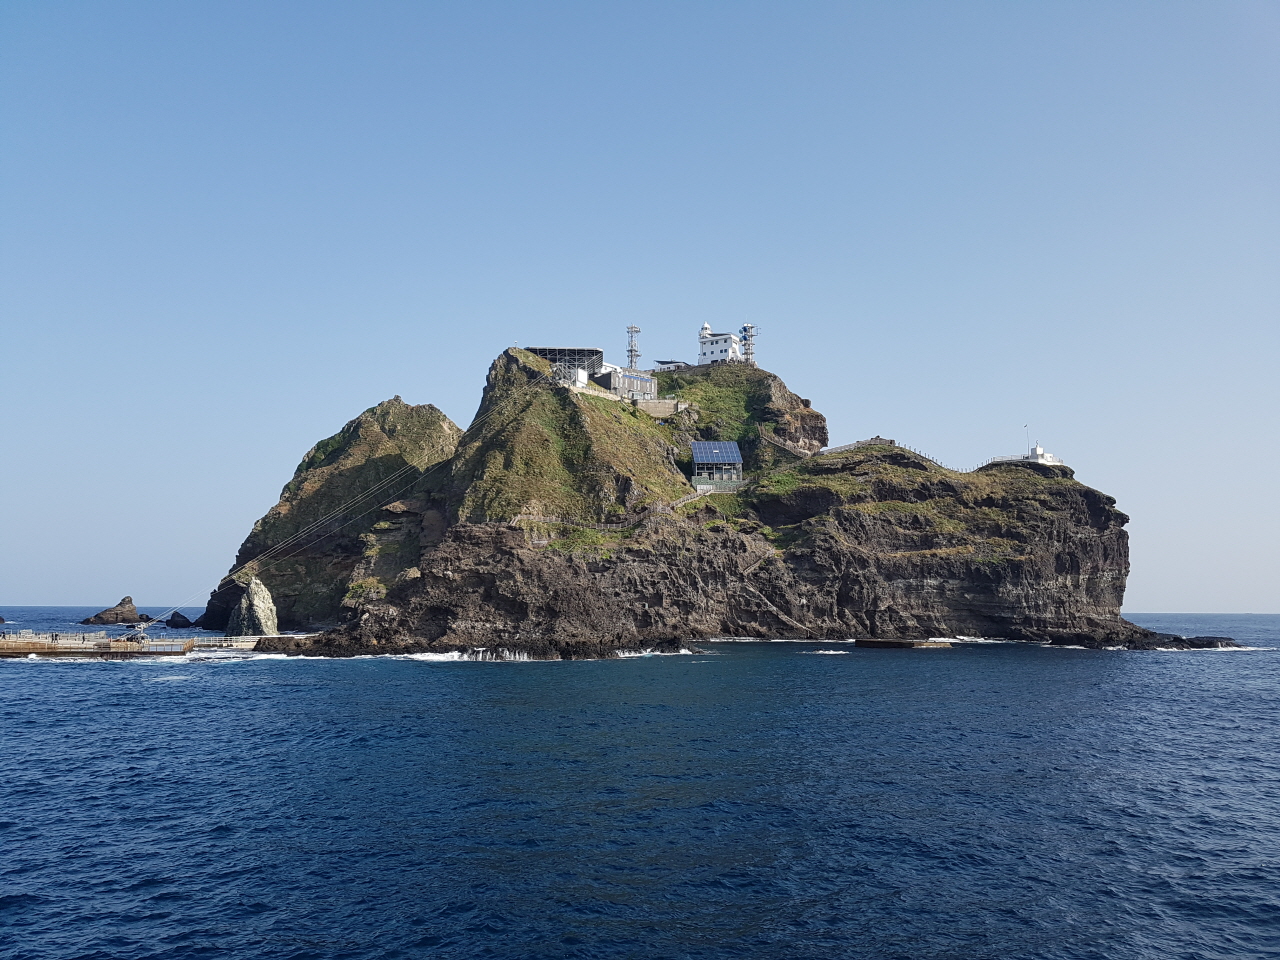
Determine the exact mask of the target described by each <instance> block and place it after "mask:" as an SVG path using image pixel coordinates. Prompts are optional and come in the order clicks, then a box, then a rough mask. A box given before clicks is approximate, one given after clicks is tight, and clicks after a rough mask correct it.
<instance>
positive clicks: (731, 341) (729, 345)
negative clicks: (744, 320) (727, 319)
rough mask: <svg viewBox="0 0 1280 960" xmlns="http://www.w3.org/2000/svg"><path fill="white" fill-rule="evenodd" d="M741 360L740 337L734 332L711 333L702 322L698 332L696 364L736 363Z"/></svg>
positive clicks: (707, 326)
mask: <svg viewBox="0 0 1280 960" xmlns="http://www.w3.org/2000/svg"><path fill="white" fill-rule="evenodd" d="M741 360H742V338H741V337H739V336H738V335H737V334H736V333H712V332H711V324H709V323H704V324H703V325H702V330H701V331H699V333H698V364H699V366H701V365H702V364H704V363H738V362H740V361H741Z"/></svg>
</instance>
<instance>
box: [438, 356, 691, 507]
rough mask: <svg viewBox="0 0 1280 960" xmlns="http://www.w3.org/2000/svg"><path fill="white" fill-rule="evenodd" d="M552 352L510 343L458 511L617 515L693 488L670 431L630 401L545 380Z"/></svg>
mask: <svg viewBox="0 0 1280 960" xmlns="http://www.w3.org/2000/svg"><path fill="white" fill-rule="evenodd" d="M549 372H550V366H549V364H547V362H546V361H545V360H542V359H541V358H539V357H535V356H533V355H532V354H529V353H527V352H525V351H523V350H517V349H514V348H513V349H511V350H507V351H506V352H505V353H504V354H503V355H502V356H500V357H499V358H498V359H497V360H496V361H494V364H493V367H492V369H491V370H490V373H489V381H488V386H487V387H486V389H485V396H484V399H483V400H482V401H481V405H480V410H479V412H478V413H477V415H476V420H477V423H476V424H475V425H473V428H472V429H470V430H468V440H467V442H466V443H464V444H463V446H462V447H461V448H460V449H459V452H458V456H457V458H456V461H455V466H454V497H453V503H454V509H455V512H456V515H457V516H458V517H460V518H465V519H468V520H472V521H483V520H508V519H511V518H512V517H514V516H516V515H518V514H522V513H524V514H537V515H541V516H557V517H565V518H571V519H578V520H584V521H596V520H600V519H607V518H610V517H616V516H618V515H621V514H623V513H625V512H627V511H628V510H636V509H639V508H642V507H643V506H645V505H647V504H648V503H651V502H653V501H655V500H673V499H676V498H678V497H680V496H682V495H683V494H685V493H688V492H689V487H688V484H687V482H686V481H685V479H684V476H683V475H682V474H681V473H680V472H679V471H678V470H677V469H676V468H675V467H674V466H672V464H671V462H670V459H669V456H668V451H669V449H670V447H671V445H672V439H673V438H672V430H671V428H670V427H666V426H663V425H661V424H659V423H657V422H656V421H655V420H653V419H652V418H651V417H649V416H647V415H646V414H642V413H640V412H638V411H637V410H635V409H634V408H633V407H631V406H630V405H629V404H623V403H619V402H617V401H615V400H609V399H605V398H603V397H593V396H588V395H585V394H580V393H573V392H571V391H569V390H567V389H565V388H560V387H555V386H553V385H552V384H550V383H549V382H547V381H545V380H541V381H540V380H539V378H541V377H544V376H545V375H547V374H548V373H549Z"/></svg>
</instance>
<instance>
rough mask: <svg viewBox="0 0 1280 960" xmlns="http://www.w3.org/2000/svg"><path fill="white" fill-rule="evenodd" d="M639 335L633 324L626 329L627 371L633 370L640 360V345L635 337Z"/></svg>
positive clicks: (638, 330)
mask: <svg viewBox="0 0 1280 960" xmlns="http://www.w3.org/2000/svg"><path fill="white" fill-rule="evenodd" d="M639 335H640V328H639V327H637V326H636V325H635V324H634V323H633V324H631V325H630V326H629V327H627V369H628V370H635V369H636V363H637V362H639V360H640V344H639V342H638V341H637V340H636V337H638V336H639Z"/></svg>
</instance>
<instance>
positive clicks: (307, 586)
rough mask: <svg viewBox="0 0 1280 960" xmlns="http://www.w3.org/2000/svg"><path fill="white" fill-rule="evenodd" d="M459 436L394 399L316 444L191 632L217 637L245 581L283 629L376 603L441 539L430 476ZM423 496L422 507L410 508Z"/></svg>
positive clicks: (429, 411) (434, 480) (432, 413)
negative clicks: (255, 583) (262, 591)
mask: <svg viewBox="0 0 1280 960" xmlns="http://www.w3.org/2000/svg"><path fill="white" fill-rule="evenodd" d="M461 433H462V431H461V430H459V429H458V427H457V426H456V425H455V424H454V423H453V421H451V420H450V419H449V418H448V417H446V416H445V415H444V414H443V413H441V412H440V411H439V410H438V409H436V408H435V407H434V406H432V405H430V404H425V405H422V406H411V405H409V404H407V403H405V402H404V401H403V400H401V399H400V398H399V397H395V398H393V399H391V400H386V401H384V402H383V403H380V404H378V405H377V406H375V407H371V408H370V409H368V410H366V411H365V412H364V413H362V414H361V415H360V416H358V417H356V418H355V419H354V420H352V421H351V422H350V423H348V424H347V425H346V426H345V427H343V428H342V429H341V430H340V431H338V432H337V433H336V434H334V435H333V436H332V437H329V438H328V439H327V440H322V441H321V442H320V443H317V444H316V445H315V446H314V447H312V448H311V449H310V450H308V451H307V454H306V456H304V457H303V458H302V462H301V463H300V464H298V469H297V470H296V471H294V474H293V479H292V480H290V481H289V482H288V483H287V484H286V485H285V487H284V489H283V490H282V491H281V493H280V502H279V503H277V504H276V505H275V506H274V507H272V508H271V509H270V510H269V511H268V512H267V514H266V516H264V517H263V518H262V519H261V520H259V521H258V522H257V523H255V524H254V526H253V530H252V531H250V533H249V536H248V537H246V538H245V541H244V543H243V544H242V545H241V547H240V550H239V552H238V553H237V554H236V560H235V564H234V565H233V566H232V569H233V570H236V569H238V568H240V567H242V566H243V565H245V564H250V566H249V567H247V568H246V569H245V570H244V571H243V573H242V574H240V575H239V576H238V577H237V582H233V583H226V584H224V585H223V586H222V587H221V589H219V590H216V591H214V593H213V594H212V596H211V597H210V599H209V604H208V606H207V607H206V608H205V613H204V615H203V616H202V617H200V619H199V620H198V621H197V624H198V625H199V626H202V627H204V628H205V629H210V630H224V629H226V627H227V623H228V620H229V618H230V616H231V613H232V611H233V610H234V609H235V608H236V606H237V605H238V604H239V602H240V599H241V597H242V596H243V595H244V584H246V583H248V582H249V579H250V578H251V577H252V576H257V577H258V578H260V579H261V580H262V582H263V584H265V586H266V587H267V589H268V590H269V591H270V593H271V596H272V597H273V598H274V599H275V605H276V610H277V614H278V618H279V626H280V628H281V629H284V630H298V629H306V628H314V627H317V626H326V625H328V626H333V625H336V624H337V623H338V622H339V621H340V620H342V619H343V618H344V617H345V616H346V615H348V614H349V613H350V612H351V610H353V609H354V608H355V607H356V606H357V605H358V604H359V603H360V602H362V601H363V600H364V599H368V598H370V597H373V596H375V595H380V593H381V592H383V590H384V587H383V586H382V584H383V583H384V582H386V581H391V580H394V578H395V577H396V576H398V575H399V574H400V573H402V572H403V570H404V569H405V568H407V567H410V566H412V565H413V564H414V563H416V562H417V559H418V553H419V550H420V547H421V543H422V542H433V540H434V541H438V539H439V537H440V536H441V535H443V532H444V527H445V521H444V513H443V509H442V508H440V507H437V508H436V509H435V510H432V509H431V502H430V495H431V489H432V488H433V484H434V485H439V483H440V477H439V476H438V474H439V473H440V471H439V470H432V468H433V467H435V465H437V464H440V463H441V462H443V461H446V460H448V459H449V458H450V457H451V456H452V455H453V452H454V449H455V447H456V445H457V442H458V438H459V436H460V435H461ZM424 474H426V475H427V476H426V478H425V480H424ZM422 488H425V493H426V495H427V497H428V501H427V502H426V503H422V502H421V501H419V500H418V499H417V497H418V495H419V494H420V493H422V492H424V491H423V489H422ZM370 491H372V492H370ZM344 505H348V509H346V510H345V511H342V512H341V513H340V515H339V516H337V517H336V518H333V519H329V520H326V519H325V518H326V517H328V516H329V515H330V514H331V513H333V512H334V511H335V510H339V509H340V508H341V507H343V506H344ZM258 558H261V559H258ZM255 560H257V562H256V563H255V562H254V561H255Z"/></svg>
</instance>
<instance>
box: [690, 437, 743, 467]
mask: <svg viewBox="0 0 1280 960" xmlns="http://www.w3.org/2000/svg"><path fill="white" fill-rule="evenodd" d="M690 446H691V447H693V462H694V463H741V462H742V451H740V450H739V449H738V445H737V444H736V443H735V442H734V441H732V440H694V441H693V443H691V444H690Z"/></svg>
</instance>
